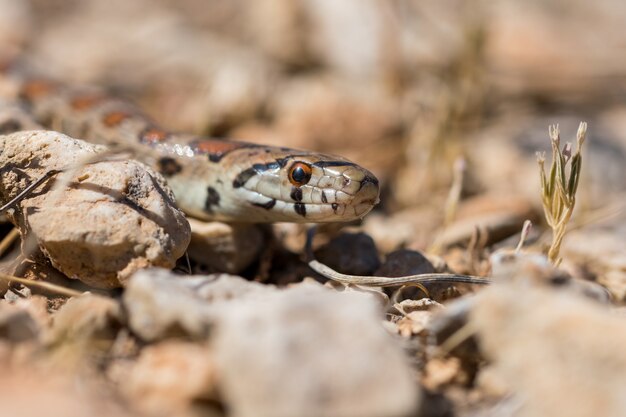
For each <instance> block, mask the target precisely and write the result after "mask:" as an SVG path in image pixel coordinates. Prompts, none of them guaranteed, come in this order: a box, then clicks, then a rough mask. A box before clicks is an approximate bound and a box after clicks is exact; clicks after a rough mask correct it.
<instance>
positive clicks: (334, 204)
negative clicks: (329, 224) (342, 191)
mask: <svg viewBox="0 0 626 417" xmlns="http://www.w3.org/2000/svg"><path fill="white" fill-rule="evenodd" d="M330 206H331V207H332V208H333V212H334V213H335V214H337V209H338V208H339V204H337V203H332V204H331V205H330Z"/></svg>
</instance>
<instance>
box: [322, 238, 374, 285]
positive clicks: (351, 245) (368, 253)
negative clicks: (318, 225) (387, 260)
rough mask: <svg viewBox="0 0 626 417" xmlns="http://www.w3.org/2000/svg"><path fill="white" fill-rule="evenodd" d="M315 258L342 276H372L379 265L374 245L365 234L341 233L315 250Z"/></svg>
mask: <svg viewBox="0 0 626 417" xmlns="http://www.w3.org/2000/svg"><path fill="white" fill-rule="evenodd" d="M315 256H316V257H317V259H318V260H319V261H320V262H322V263H323V264H325V265H328V266H329V267H331V268H332V269H334V270H336V271H339V272H341V273H344V274H352V275H372V274H373V273H374V271H376V269H377V268H378V267H379V265H380V261H379V259H378V251H377V250H376V244H375V243H374V240H373V239H372V238H371V237H369V236H368V235H366V234H365V233H343V234H341V235H339V236H338V237H336V238H334V239H332V240H331V241H330V242H328V243H327V244H326V245H324V246H322V247H321V248H320V249H319V250H317V251H316V252H315Z"/></svg>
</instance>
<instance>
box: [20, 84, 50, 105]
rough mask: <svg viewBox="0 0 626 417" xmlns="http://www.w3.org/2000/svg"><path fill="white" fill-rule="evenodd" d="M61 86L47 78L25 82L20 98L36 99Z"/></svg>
mask: <svg viewBox="0 0 626 417" xmlns="http://www.w3.org/2000/svg"><path fill="white" fill-rule="evenodd" d="M58 88H59V86H58V85H57V84H56V83H53V82H51V81H47V80H31V81H27V82H26V83H24V85H23V86H22V89H21V91H20V94H19V95H20V98H22V99H24V100H27V101H29V102H30V101H34V100H36V99H38V98H41V97H43V96H47V95H49V94H52V93H53V92H55V91H56V90H57V89H58Z"/></svg>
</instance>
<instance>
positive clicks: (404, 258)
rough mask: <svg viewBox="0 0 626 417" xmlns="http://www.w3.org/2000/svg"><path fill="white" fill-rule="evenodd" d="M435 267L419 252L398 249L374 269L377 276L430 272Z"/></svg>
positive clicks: (433, 270)
mask: <svg viewBox="0 0 626 417" xmlns="http://www.w3.org/2000/svg"><path fill="white" fill-rule="evenodd" d="M434 272H435V267H434V266H433V264H432V263H430V261H429V260H428V259H426V257H425V256H424V255H422V254H421V253H420V252H417V251H414V250H409V249H399V250H397V251H394V252H391V253H389V254H388V255H387V257H386V258H385V262H384V263H383V264H382V265H381V267H380V268H378V270H377V271H376V274H375V275H377V276H382V277H402V276H405V275H417V274H432V273H434Z"/></svg>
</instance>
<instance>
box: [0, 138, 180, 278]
mask: <svg viewBox="0 0 626 417" xmlns="http://www.w3.org/2000/svg"><path fill="white" fill-rule="evenodd" d="M103 149H104V148H102V147H99V146H95V145H90V144H87V143H86V142H83V141H79V140H75V139H72V138H70V137H68V136H65V135H61V134H58V133H55V132H44V131H31V132H18V133H14V134H10V135H6V136H0V166H2V170H1V171H0V175H1V176H0V197H1V200H2V201H3V202H6V201H8V200H9V199H11V198H13V197H15V196H16V195H17V194H18V193H19V192H20V191H21V190H23V189H24V188H25V187H26V186H27V185H28V184H30V183H32V182H33V181H35V180H37V179H38V178H40V177H42V176H43V174H44V173H46V172H47V171H49V170H52V169H68V168H70V167H73V166H76V165H78V164H79V163H81V162H83V161H84V160H85V159H86V158H89V157H93V156H94V155H95V154H96V153H97V152H99V151H102V150H103ZM69 171H70V172H69V174H70V176H71V178H70V179H69V186H68V187H62V189H61V190H58V191H57V190H56V189H54V191H51V190H49V187H48V186H44V187H40V188H39V190H40V191H37V192H34V193H33V194H32V195H31V196H29V198H26V199H24V200H23V201H22V202H21V203H20V204H19V207H18V209H17V210H15V211H14V213H13V214H12V216H11V218H12V221H13V223H14V224H16V226H17V227H18V228H19V229H20V232H21V234H22V236H23V238H24V239H23V240H24V241H27V240H28V239H30V238H34V240H35V241H36V242H37V245H38V247H39V249H40V251H41V252H42V253H43V254H44V255H45V256H46V257H47V259H49V261H50V262H51V263H52V265H53V266H54V267H55V268H57V269H58V270H60V271H61V272H63V273H64V274H65V275H67V276H68V277H70V278H77V279H80V280H81V281H83V282H85V283H87V284H89V285H93V286H95V287H102V288H112V287H119V286H123V285H124V284H125V282H126V280H127V279H128V277H129V276H130V275H131V274H132V273H133V272H134V271H136V270H137V269H139V268H144V267H148V266H162V267H166V268H171V267H173V266H174V264H175V261H176V259H178V258H179V257H180V256H182V255H183V253H184V251H185V248H186V247H187V245H188V243H189V236H190V230H189V224H188V223H187V221H186V219H185V217H184V215H183V213H182V212H181V211H180V210H179V209H178V208H176V207H175V205H174V199H173V196H172V194H171V191H169V189H168V188H167V186H166V185H165V183H164V180H163V179H162V178H161V177H160V176H159V175H158V174H156V173H155V172H153V171H152V170H151V169H150V168H148V167H147V166H145V165H143V164H141V163H139V162H136V161H133V160H124V161H108V162H98V163H93V164H90V165H85V166H82V167H80V168H77V169H70V170H69ZM64 177H65V176H64V175H62V174H58V175H57V181H63V180H64ZM65 180H66V181H67V179H65ZM46 190H47V192H46ZM25 248H26V247H25Z"/></svg>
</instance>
